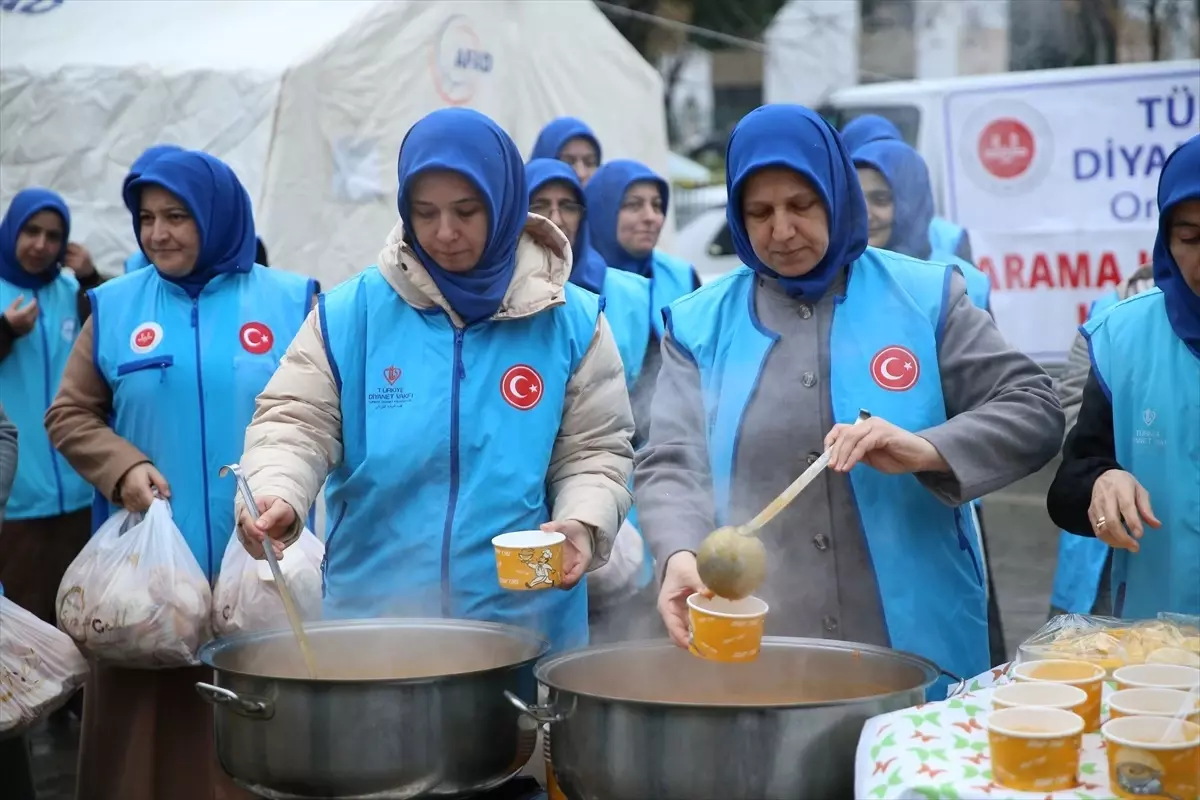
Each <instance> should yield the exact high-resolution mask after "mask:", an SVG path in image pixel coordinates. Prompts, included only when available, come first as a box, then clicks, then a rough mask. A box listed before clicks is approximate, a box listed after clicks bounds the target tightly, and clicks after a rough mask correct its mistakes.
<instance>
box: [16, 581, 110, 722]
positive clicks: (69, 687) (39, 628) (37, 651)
mask: <svg viewBox="0 0 1200 800" xmlns="http://www.w3.org/2000/svg"><path fill="white" fill-rule="evenodd" d="M87 675H88V664H87V661H86V660H85V659H84V657H83V656H82V655H81V654H80V652H79V648H77V647H76V646H75V643H74V642H72V641H71V638H70V637H69V636H67V635H66V634H64V633H63V632H62V631H60V630H58V629H56V628H55V627H54V626H53V625H47V624H46V623H45V622H42V621H41V620H40V619H38V618H37V617H35V616H34V615H33V614H31V613H29V612H28V611H26V610H25V609H23V608H21V607H20V606H19V605H17V604H16V603H14V602H13V601H11V600H9V599H8V598H6V597H4V596H3V595H0V738H4V737H8V736H16V735H19V734H21V733H23V732H24V731H25V730H27V729H28V728H30V727H32V726H33V725H34V724H35V723H37V721H38V720H40V719H42V718H43V717H45V716H46V715H47V714H50V713H52V712H54V711H55V710H57V709H58V708H59V707H61V706H62V705H63V704H64V703H65V702H67V700H69V699H70V698H71V695H72V694H74V693H75V690H76V689H78V688H79V687H80V686H82V685H83V683H84V681H85V680H87Z"/></svg>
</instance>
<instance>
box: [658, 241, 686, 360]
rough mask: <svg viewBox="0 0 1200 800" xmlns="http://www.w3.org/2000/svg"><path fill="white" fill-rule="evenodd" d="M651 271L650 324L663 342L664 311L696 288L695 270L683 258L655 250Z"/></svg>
mask: <svg viewBox="0 0 1200 800" xmlns="http://www.w3.org/2000/svg"><path fill="white" fill-rule="evenodd" d="M650 270H651V274H652V275H653V276H654V279H653V280H652V281H651V284H650V324H651V325H653V326H654V334H655V335H656V336H657V337H658V338H659V340H661V339H662V338H663V318H662V311H663V309H664V308H666V307H667V306H669V305H671V303H674V302H675V301H676V300H678V299H679V298H681V297H683V296H684V295H685V294H689V293H690V292H691V291H692V290H693V289H694V288H695V285H696V281H695V279H694V278H693V275H694V274H695V269H693V267H692V265H691V264H689V263H688V262H686V261H684V260H683V259H682V258H676V257H675V256H672V255H667V254H666V253H664V252H662V251H661V250H655V251H654V258H653V259H652V261H651V262H650Z"/></svg>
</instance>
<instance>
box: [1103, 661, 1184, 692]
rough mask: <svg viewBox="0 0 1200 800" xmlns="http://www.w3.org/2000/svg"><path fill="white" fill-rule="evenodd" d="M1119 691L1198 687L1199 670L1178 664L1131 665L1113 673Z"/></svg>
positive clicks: (1181, 689)
mask: <svg viewBox="0 0 1200 800" xmlns="http://www.w3.org/2000/svg"><path fill="white" fill-rule="evenodd" d="M1113 680H1115V681H1116V682H1117V686H1118V687H1119V688H1121V689H1179V690H1180V691H1184V692H1186V691H1188V690H1190V689H1191V688H1192V687H1193V686H1200V669H1195V668H1193V667H1182V666H1179V665H1178V664H1133V665H1130V666H1128V667H1121V668H1120V669H1119V670H1117V671H1116V672H1114V673H1113Z"/></svg>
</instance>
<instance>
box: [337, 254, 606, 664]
mask: <svg viewBox="0 0 1200 800" xmlns="http://www.w3.org/2000/svg"><path fill="white" fill-rule="evenodd" d="M564 293H565V300H566V301H565V303H564V304H562V305H558V306H555V307H553V308H550V309H547V310H545V311H542V312H540V313H538V314H535V315H533V316H530V317H526V318H524V319H514V320H504V321H492V320H489V321H485V322H482V323H478V324H475V325H471V326H468V327H467V328H465V329H459V328H455V327H454V325H453V324H452V323H451V321H450V319H449V317H448V316H447V315H446V314H445V313H443V312H442V311H441V310H440V309H432V310H426V311H420V310H417V309H414V308H413V307H411V306H410V305H408V304H407V303H405V302H404V300H403V299H401V298H400V296H399V295H397V294H396V292H395V291H394V290H393V289H392V288H391V287H390V286H389V285H388V283H387V281H386V280H385V279H384V277H383V276H382V275H381V274H380V272H379V269H378V268H377V267H371V268H369V269H367V270H365V271H364V272H362V273H360V274H359V275H357V276H355V277H353V278H351V279H350V280H348V281H346V282H345V283H343V284H341V285H340V286H338V287H337V288H335V289H333V290H332V291H330V292H329V293H328V294H325V295H322V297H321V300H320V303H319V309H320V323H321V330H322V335H323V337H322V338H323V339H324V343H325V348H326V352H327V355H328V358H329V363H330V366H331V368H332V371H333V373H334V376H335V381H336V383H337V386H338V391H339V394H340V398H341V409H342V445H343V456H342V461H341V463H340V464H339V465H338V466H337V467H336V468H335V469H334V471H333V472H332V473H331V474H330V476H329V479H328V482H327V484H326V486H327V488H326V495H325V500H326V508H327V509H328V514H329V519H330V520H331V522H330V525H329V527H328V533H327V534H326V540H325V557H326V563H325V576H324V577H325V616H326V617H327V618H338V617H357V618H362V617H375V616H388V615H406V616H409V615H429V616H436V617H457V618H467V619H481V620H490V621H494V622H507V623H510V624H516V625H521V626H523V627H527V628H531V629H533V630H537V631H539V632H541V633H542V634H543V635H544V636H545V637H546V638H547V639H548V640H549V641H550V642H551V644H552V646H553V647H554V648H555V649H563V648H570V647H576V646H580V645H583V644H586V643H587V636H588V634H587V589H586V579H585V581H583V582H581V583H580V584H579V585H578V586H576V587H575V588H573V589H571V590H569V591H562V590H550V591H541V592H511V591H507V590H504V589H502V588H500V586H499V583H498V581H497V578H496V559H495V555H494V551H493V549H492V546H491V539H492V537H494V536H496V535H498V534H501V533H506V532H510V531H521V530H536V529H537V528H538V527H539V526H540V525H541V524H543V523H545V522H548V521H549V520H550V509H549V508H548V497H547V489H546V476H547V474H548V472H549V469H550V456H551V451H552V450H553V447H554V443H555V441H556V439H557V437H558V431H559V427H560V425H561V422H562V415H563V408H564V405H565V401H566V389H567V385H568V382H569V381H570V380H571V377H572V376H573V375H574V373H575V371H576V369H577V368H578V366H579V364H580V362H581V361H582V359H583V357H584V355H585V354H586V352H587V350H588V348H589V347H590V345H591V342H592V339H593V336H594V334H595V327H596V322H597V317H598V316H599V314H600V311H601V307H602V301H601V300H600V299H599V298H598V297H597V296H596V295H594V294H592V293H591V292H588V291H587V290H585V289H581V288H579V287H578V286H575V285H574V284H570V283H568V284H567V285H566V286H565V287H564ZM397 343H401V344H400V345H397ZM539 398H540V399H539Z"/></svg>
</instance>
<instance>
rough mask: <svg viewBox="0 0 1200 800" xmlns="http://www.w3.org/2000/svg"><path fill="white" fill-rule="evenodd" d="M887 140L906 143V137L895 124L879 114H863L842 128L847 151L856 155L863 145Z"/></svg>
mask: <svg viewBox="0 0 1200 800" xmlns="http://www.w3.org/2000/svg"><path fill="white" fill-rule="evenodd" d="M887 139H896V140H899V141H901V142H903V141H904V135H903V134H901V133H900V129H899V128H897V127H896V125H895V123H894V122H892V121H891V120H890V119H888V118H887V117H881V116H879V115H878V114H863V115H862V116H861V117H855V118H854V119H852V120H850V121H849V122H847V123H846V126H845V127H844V128H842V141H843V142H845V143H846V149H847V150H849V151H850V152H851V153H854V152H856V151H857V150H858V148H860V147H862V146H863V145H866V144H870V143H871V142H882V141H886V140H887Z"/></svg>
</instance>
